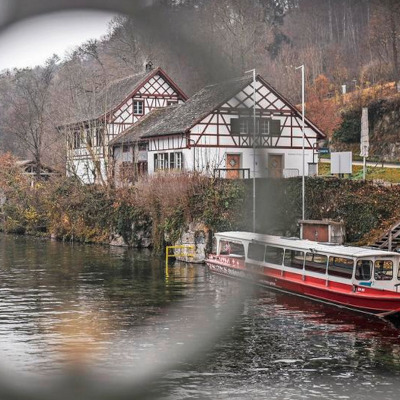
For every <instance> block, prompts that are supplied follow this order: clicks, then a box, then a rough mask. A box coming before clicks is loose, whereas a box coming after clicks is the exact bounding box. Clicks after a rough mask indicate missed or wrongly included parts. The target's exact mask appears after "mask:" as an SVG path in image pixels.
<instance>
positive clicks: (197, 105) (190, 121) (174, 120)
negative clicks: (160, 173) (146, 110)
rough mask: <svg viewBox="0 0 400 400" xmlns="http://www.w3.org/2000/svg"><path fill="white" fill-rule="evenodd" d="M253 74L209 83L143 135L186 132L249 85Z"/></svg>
mask: <svg viewBox="0 0 400 400" xmlns="http://www.w3.org/2000/svg"><path fill="white" fill-rule="evenodd" d="M251 80H252V78H251V76H244V77H241V78H237V79H233V80H230V81H226V82H222V83H219V84H215V85H209V86H206V87H205V88H203V89H202V90H200V91H199V92H197V93H196V94H195V95H194V96H193V97H191V98H190V99H189V100H188V101H187V102H186V103H184V104H181V105H179V106H177V107H176V108H175V109H174V110H172V111H171V113H170V114H169V115H168V119H166V120H164V121H163V122H162V123H160V124H158V125H157V126H154V127H153V128H152V129H149V130H148V132H147V133H146V134H144V135H143V137H151V136H158V135H170V134H176V133H185V132H187V131H188V130H189V129H190V128H192V127H193V126H194V125H196V124H197V123H198V122H199V121H201V120H202V119H203V118H205V117H206V116H207V115H208V114H210V113H211V112H212V111H213V110H215V109H217V108H219V107H220V106H221V105H222V104H224V103H225V102H226V101H227V99H229V98H231V97H232V96H233V95H234V94H235V93H237V92H238V91H240V90H241V89H242V88H244V87H245V86H247V85H248V84H249V83H250V82H251Z"/></svg>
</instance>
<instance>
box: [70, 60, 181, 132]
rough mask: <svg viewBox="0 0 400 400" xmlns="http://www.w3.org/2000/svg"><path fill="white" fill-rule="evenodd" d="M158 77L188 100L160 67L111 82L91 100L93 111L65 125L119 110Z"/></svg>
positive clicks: (77, 115)
mask: <svg viewBox="0 0 400 400" xmlns="http://www.w3.org/2000/svg"><path fill="white" fill-rule="evenodd" d="M156 75H160V76H161V77H162V81H163V84H164V86H165V85H169V86H170V87H171V88H172V89H173V90H175V91H176V93H177V94H178V95H179V96H180V97H181V98H182V99H183V100H186V99H187V95H186V94H185V93H184V92H183V91H182V90H181V89H180V88H179V86H178V85H177V84H176V83H175V82H174V81H173V80H172V79H171V78H170V77H169V76H168V75H167V73H166V72H165V71H164V70H163V69H162V68H160V67H158V68H156V69H153V70H151V71H146V72H143V73H140V74H134V75H129V76H126V77H124V78H121V79H117V80H114V81H112V82H110V83H109V84H108V85H107V86H106V87H105V88H104V89H102V90H101V91H100V92H99V93H98V95H97V96H93V100H92V101H90V100H89V103H90V104H89V107H88V109H90V110H91V111H88V112H87V113H82V112H81V113H77V114H75V116H74V118H73V120H71V121H69V122H67V123H65V124H66V125H67V124H74V123H75V124H77V123H80V122H85V121H90V120H94V119H99V118H101V117H103V116H104V115H109V114H110V113H112V112H114V111H115V110H117V109H118V108H119V107H121V105H123V104H124V103H125V102H126V101H127V100H128V99H129V98H131V97H133V96H135V94H137V93H138V92H139V91H140V90H141V89H142V88H144V87H145V85H146V84H147V83H148V82H149V80H150V79H151V78H153V77H154V76H156Z"/></svg>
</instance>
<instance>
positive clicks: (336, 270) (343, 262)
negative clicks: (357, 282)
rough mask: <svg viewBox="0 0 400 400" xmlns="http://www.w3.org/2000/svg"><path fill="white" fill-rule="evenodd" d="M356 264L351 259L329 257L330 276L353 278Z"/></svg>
mask: <svg viewBox="0 0 400 400" xmlns="http://www.w3.org/2000/svg"><path fill="white" fill-rule="evenodd" d="M353 265H354V262H353V260H352V259H351V258H345V257H332V256H331V257H329V265H328V274H329V275H331V276H340V277H341V278H349V279H351V277H352V276H353Z"/></svg>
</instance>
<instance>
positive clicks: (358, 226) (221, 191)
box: [0, 156, 400, 252]
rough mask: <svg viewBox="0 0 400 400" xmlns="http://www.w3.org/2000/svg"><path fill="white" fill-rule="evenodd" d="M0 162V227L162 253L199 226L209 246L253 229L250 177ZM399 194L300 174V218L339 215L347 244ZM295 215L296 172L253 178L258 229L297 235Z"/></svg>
mask: <svg viewBox="0 0 400 400" xmlns="http://www.w3.org/2000/svg"><path fill="white" fill-rule="evenodd" d="M0 166H1V168H0V190H1V192H2V193H3V205H2V217H1V224H0V228H1V230H2V231H4V232H8V233H20V234H30V235H37V236H45V237H52V238H55V239H57V240H62V241H75V242H82V243H101V244H116V245H124V246H129V247H151V248H153V249H154V250H156V251H159V252H162V251H163V250H164V248H165V247H164V246H165V245H167V244H175V243H176V242H178V241H179V240H180V239H182V237H183V236H185V234H186V233H187V232H188V231H189V230H190V229H192V230H193V229H196V228H193V227H196V226H197V225H199V226H201V227H202V228H201V229H203V231H204V232H206V233H205V234H204V235H203V237H202V238H201V240H202V241H203V242H204V241H206V242H207V244H208V245H209V244H210V238H211V237H212V232H215V231H223V230H252V210H253V208H252V207H253V203H252V202H253V197H252V184H253V182H252V180H238V181H233V180H222V179H212V178H208V177H204V176H201V175H198V174H181V173H175V174H173V173H172V174H171V173H170V174H166V173H165V174H157V175H155V176H152V177H146V178H143V179H141V180H139V181H138V182H136V183H135V185H133V186H131V187H126V188H111V187H104V186H94V185H92V186H86V185H82V184H81V183H80V182H79V181H77V180H76V179H72V178H65V177H64V178H54V179H52V180H51V181H47V182H39V183H36V184H33V185H32V184H31V182H30V180H28V179H27V178H26V176H24V175H22V174H21V172H20V170H19V169H18V168H17V167H16V166H15V163H14V160H13V159H12V158H11V157H10V156H2V158H0ZM399 200H400V187H399V186H397V185H396V186H389V187H383V186H377V185H373V184H371V183H364V182H361V181H350V180H340V179H336V178H307V179H306V217H307V218H309V219H323V218H329V219H334V220H343V221H344V222H345V224H346V232H347V240H348V242H350V243H355V244H370V243H372V242H373V241H374V240H375V239H376V238H377V237H378V236H379V235H380V234H381V232H383V230H385V229H387V228H388V227H389V226H390V225H392V224H394V223H395V222H396V221H398V220H400V211H399V210H398V206H397V205H398V203H399ZM300 218H301V178H291V179H283V180H272V179H260V180H259V179H257V180H256V230H257V231H258V232H263V233H272V234H279V235H285V236H293V235H298V233H299V227H298V224H297V221H298V220H299V219H300ZM195 234H196V232H194V235H195ZM186 236H187V235H186Z"/></svg>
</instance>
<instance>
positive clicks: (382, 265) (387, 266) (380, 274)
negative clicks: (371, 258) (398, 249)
mask: <svg viewBox="0 0 400 400" xmlns="http://www.w3.org/2000/svg"><path fill="white" fill-rule="evenodd" d="M374 278H375V280H376V281H390V280H392V279H393V261H392V260H376V261H375V269H374Z"/></svg>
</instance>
